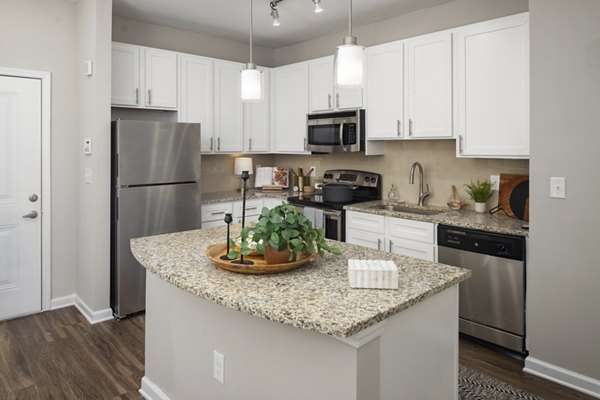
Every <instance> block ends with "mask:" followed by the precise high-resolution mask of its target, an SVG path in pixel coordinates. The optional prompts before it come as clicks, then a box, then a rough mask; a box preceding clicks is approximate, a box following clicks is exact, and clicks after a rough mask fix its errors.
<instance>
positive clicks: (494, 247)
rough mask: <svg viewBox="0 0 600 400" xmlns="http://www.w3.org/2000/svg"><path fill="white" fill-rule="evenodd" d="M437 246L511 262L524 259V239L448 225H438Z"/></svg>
mask: <svg viewBox="0 0 600 400" xmlns="http://www.w3.org/2000/svg"><path fill="white" fill-rule="evenodd" d="M438 246H445V247H452V248H455V249H460V250H464V251H471V252H474V253H481V254H487V255H491V256H496V257H501V258H510V259H513V260H521V261H522V260H524V258H525V238H524V237H521V236H511V235H504V234H499V233H492V232H485V231H480V230H476V229H467V228H458V227H453V226H448V225H438Z"/></svg>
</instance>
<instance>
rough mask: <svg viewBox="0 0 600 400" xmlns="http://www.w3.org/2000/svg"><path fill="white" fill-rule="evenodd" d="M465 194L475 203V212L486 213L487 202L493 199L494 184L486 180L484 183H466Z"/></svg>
mask: <svg viewBox="0 0 600 400" xmlns="http://www.w3.org/2000/svg"><path fill="white" fill-rule="evenodd" d="M465 192H467V194H468V195H469V196H471V198H472V199H473V201H474V202H475V211H476V212H478V213H484V212H486V211H487V202H488V200H489V199H490V197H492V194H493V193H494V190H493V189H492V182H490V181H489V180H485V181H483V182H480V181H477V182H475V183H473V181H471V183H465Z"/></svg>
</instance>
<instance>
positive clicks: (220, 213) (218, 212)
mask: <svg viewBox="0 0 600 400" xmlns="http://www.w3.org/2000/svg"><path fill="white" fill-rule="evenodd" d="M232 212H233V207H232V206H231V203H216V204H206V205H203V206H202V227H203V228H204V227H205V226H204V223H205V222H210V221H223V218H225V213H232Z"/></svg>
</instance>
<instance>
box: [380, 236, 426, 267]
mask: <svg viewBox="0 0 600 400" xmlns="http://www.w3.org/2000/svg"><path fill="white" fill-rule="evenodd" d="M387 239H388V243H387V246H388V251H390V252H391V253H395V254H400V255H403V256H409V257H414V258H418V259H420V260H426V261H435V246H434V245H431V244H427V243H421V242H415V241H412V240H406V239H398V238H389V237H388V238H387Z"/></svg>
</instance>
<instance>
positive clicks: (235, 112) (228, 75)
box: [213, 60, 244, 153]
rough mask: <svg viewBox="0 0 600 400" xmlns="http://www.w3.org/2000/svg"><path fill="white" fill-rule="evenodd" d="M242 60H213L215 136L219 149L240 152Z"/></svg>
mask: <svg viewBox="0 0 600 400" xmlns="http://www.w3.org/2000/svg"><path fill="white" fill-rule="evenodd" d="M243 68H244V65H243V64H240V63H235V62H230V61H221V60H218V61H215V63H214V74H215V79H214V84H215V86H214V91H215V93H214V107H215V109H214V134H213V136H214V138H215V142H216V143H215V147H214V149H215V151H216V152H218V153H233V152H241V151H243V149H244V143H243V141H244V123H243V118H244V115H243V103H242V99H241V92H240V81H241V75H240V71H241V70H242V69H243Z"/></svg>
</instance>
